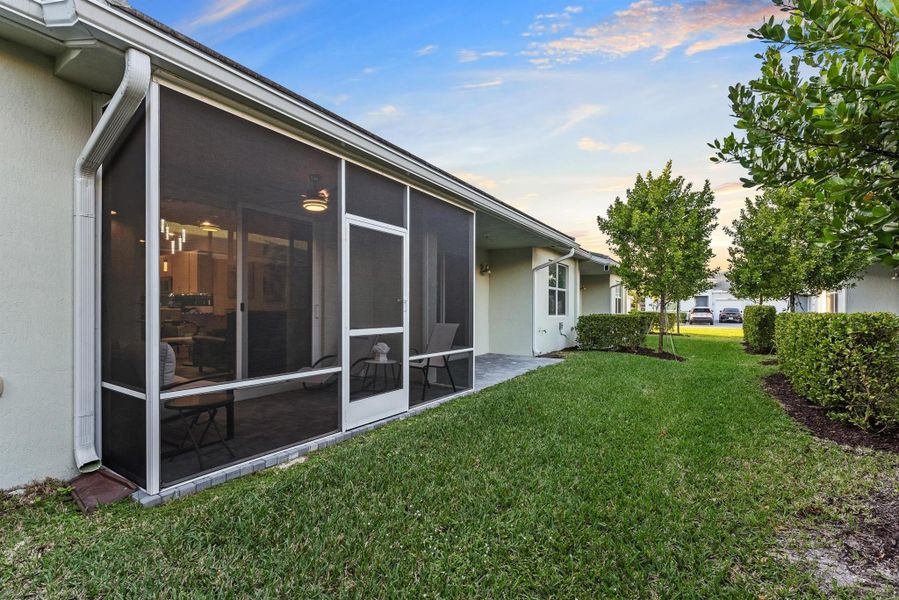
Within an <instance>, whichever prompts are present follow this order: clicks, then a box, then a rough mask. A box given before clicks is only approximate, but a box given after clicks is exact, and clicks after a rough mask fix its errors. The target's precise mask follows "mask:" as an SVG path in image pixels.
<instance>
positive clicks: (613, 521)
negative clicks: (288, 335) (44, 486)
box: [0, 336, 899, 598]
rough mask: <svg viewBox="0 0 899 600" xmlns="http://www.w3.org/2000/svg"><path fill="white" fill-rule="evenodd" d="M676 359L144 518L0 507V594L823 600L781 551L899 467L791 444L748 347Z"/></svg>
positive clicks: (623, 359) (793, 432) (450, 407)
mask: <svg viewBox="0 0 899 600" xmlns="http://www.w3.org/2000/svg"><path fill="white" fill-rule="evenodd" d="M648 342H649V343H650V344H652V343H653V340H652V339H649V340H648ZM677 346H678V351H679V352H680V353H683V354H684V355H685V356H688V357H689V360H688V361H687V362H685V363H674V362H670V361H661V360H657V359H654V358H649V357H641V356H635V355H625V354H610V353H583V354H580V353H575V354H572V355H571V356H570V357H569V358H568V359H567V360H566V361H565V362H564V363H562V364H560V365H556V366H553V367H549V368H545V369H541V370H539V371H536V372H533V373H530V374H528V375H526V376H524V377H521V378H518V379H517V380H514V381H511V382H508V383H506V384H503V385H500V386H497V387H494V388H492V389H489V390H487V391H484V392H481V393H479V394H475V395H472V396H469V397H466V398H463V399H459V400H456V401H454V402H450V403H448V404H446V405H444V406H442V407H439V408H436V409H434V410H431V411H426V412H425V413H424V414H422V415H420V416H417V417H414V418H410V419H407V420H404V421H401V422H397V423H394V424H391V425H388V426H386V427H383V428H381V429H379V430H376V431H374V432H371V433H369V434H366V435H364V436H360V437H358V438H354V439H353V440H352V441H350V442H347V443H344V444H340V445H338V446H335V447H331V448H328V449H326V450H323V451H321V452H317V453H315V454H313V455H312V456H311V457H310V459H309V460H308V461H307V462H305V463H303V464H298V465H296V466H293V467H290V468H288V469H285V470H278V469H274V470H269V471H266V472H263V473H260V474H257V475H254V476H251V477H247V478H243V479H239V480H235V481H232V482H230V483H228V484H225V485H222V486H219V487H217V488H213V489H211V490H207V491H206V492H204V493H201V494H198V495H196V496H193V497H190V498H187V499H184V500H180V501H177V502H174V503H171V504H168V505H166V506H163V507H161V508H157V509H150V510H146V509H140V508H138V507H136V506H135V505H133V504H131V503H127V502H126V503H122V504H119V505H116V506H113V507H107V508H105V509H103V510H101V511H99V512H98V513H96V514H94V515H92V516H90V517H88V518H85V517H82V516H81V515H80V514H78V513H77V512H76V511H75V509H74V508H73V505H72V504H71V503H70V502H67V501H64V500H63V495H58V496H55V497H51V498H49V499H47V500H45V501H43V502H40V503H38V504H37V505H34V506H31V507H28V508H22V509H17V510H10V507H11V505H12V504H13V501H11V500H6V501H0V594H6V595H8V596H10V597H22V596H25V595H27V594H35V595H38V596H41V597H43V596H50V597H61V598H69V597H95V596H102V597H131V598H133V597H158V596H168V597H172V596H181V597H184V596H191V597H193V596H213V595H215V596H229V597H246V596H281V597H297V598H303V597H306V598H318V597H335V596H348V597H367V598H373V597H379V598H394V597H410V598H424V597H465V598H488V597H534V598H536V597H557V598H575V597H580V598H592V597H665V598H671V597H688V598H699V597H701V598H713V597H715V598H717V597H728V598H731V597H735V598H739V597H746V598H760V597H765V598H772V597H782V596H788V597H805V596H808V597H817V596H820V595H821V593H820V592H819V591H818V589H817V588H816V587H815V585H814V583H813V581H812V579H811V578H810V576H808V575H806V574H804V573H803V572H801V571H800V570H799V569H798V568H797V567H794V566H791V565H790V564H787V563H784V562H781V561H779V560H777V559H776V553H775V551H776V549H777V545H778V542H777V536H778V534H779V533H781V532H783V531H785V530H788V529H790V528H794V527H797V526H800V525H801V526H806V527H809V526H810V527H818V526H822V524H823V523H826V522H827V521H828V520H829V519H832V518H834V517H835V516H837V515H838V513H839V512H840V511H843V512H845V513H849V512H851V511H852V510H853V508H854V506H853V504H854V503H855V502H856V501H857V500H858V498H860V497H861V496H863V495H865V494H866V493H867V492H868V491H869V490H870V489H872V486H873V485H874V484H875V480H876V478H877V476H878V473H883V472H885V471H887V470H890V469H896V468H897V467H899V461H897V459H896V458H895V457H892V456H887V455H882V454H878V453H852V452H847V451H844V450H842V449H840V448H838V447H837V446H835V445H833V444H829V443H823V442H819V441H816V440H815V439H813V438H812V437H810V436H809V435H808V434H806V433H804V432H803V431H802V430H800V429H799V428H798V427H797V426H795V425H794V424H793V423H792V422H791V421H790V420H789V419H788V418H787V417H785V416H784V415H783V413H782V411H781V409H780V408H779V407H778V405H777V404H776V403H775V402H774V401H773V400H771V399H769V398H768V397H767V396H766V395H765V394H764V393H763V392H762V391H761V389H760V387H759V378H760V377H761V376H762V375H763V374H765V373H767V372H769V371H770V370H771V368H770V367H763V366H760V365H759V360H760V357H756V356H750V355H747V354H745V353H744V352H743V350H742V348H741V346H740V343H739V339H730V338H709V337H699V336H692V337H682V338H677ZM800 515H817V516H814V517H800ZM809 518H813V519H817V521H816V522H812V521H808V520H802V519H809Z"/></svg>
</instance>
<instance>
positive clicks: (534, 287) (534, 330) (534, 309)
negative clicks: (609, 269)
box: [531, 248, 576, 356]
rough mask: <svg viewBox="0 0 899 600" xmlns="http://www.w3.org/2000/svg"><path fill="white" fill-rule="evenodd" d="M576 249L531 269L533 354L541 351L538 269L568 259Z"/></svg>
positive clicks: (535, 354)
mask: <svg viewBox="0 0 899 600" xmlns="http://www.w3.org/2000/svg"><path fill="white" fill-rule="evenodd" d="M575 251H576V249H575V248H572V249H571V250H569V251H568V254H566V255H565V256H562V257H560V258H556V259H554V260H548V261H546V262H545V263H543V264H540V265H537V266H536V267H534V268H533V269H531V304H532V305H533V306H532V307H531V354H533V355H534V356H537V355H538V354H539V352H537V271H539V270H540V269H545V268H548V267H551V266H553V265H555V264H558V263H560V262H562V261H563V260H568V259H569V258H571V257H572V256H574V253H575Z"/></svg>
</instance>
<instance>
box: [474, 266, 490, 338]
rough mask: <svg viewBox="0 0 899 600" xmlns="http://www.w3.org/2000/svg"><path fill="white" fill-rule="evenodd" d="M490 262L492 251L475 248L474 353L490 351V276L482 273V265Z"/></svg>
mask: <svg viewBox="0 0 899 600" xmlns="http://www.w3.org/2000/svg"><path fill="white" fill-rule="evenodd" d="M489 264H490V253H489V252H488V251H487V250H486V249H485V248H475V256H474V290H475V292H474V335H475V338H474V353H475V356H477V355H479V354H487V353H488V352H490V276H489V275H481V265H489Z"/></svg>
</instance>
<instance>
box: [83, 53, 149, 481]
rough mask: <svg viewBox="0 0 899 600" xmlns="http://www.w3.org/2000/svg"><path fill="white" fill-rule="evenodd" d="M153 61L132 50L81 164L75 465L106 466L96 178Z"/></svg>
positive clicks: (86, 468)
mask: <svg viewBox="0 0 899 600" xmlns="http://www.w3.org/2000/svg"><path fill="white" fill-rule="evenodd" d="M150 75H151V66H150V57H149V56H147V55H146V54H143V53H141V52H138V51H137V50H134V49H129V50H127V51H126V53H125V74H124V76H123V77H122V83H121V84H119V87H118V89H117V90H116V92H115V95H113V97H112V100H111V101H110V103H109V105H108V107H107V108H106V111H105V112H104V113H103V116H102V117H101V118H100V121H99V122H98V123H97V126H96V127H95V128H94V131H93V132H92V133H91V136H90V138H89V139H88V141H87V144H85V146H84V149H83V150H82V151H81V154H80V155H79V156H78V160H77V161H76V162H75V214H74V240H75V248H74V250H75V252H74V256H75V265H74V266H75V268H74V271H75V326H74V328H75V340H74V361H75V364H74V388H73V389H74V394H73V395H74V401H75V407H74V408H75V411H74V414H75V422H74V426H75V465H76V466H77V467H78V469H79V470H81V471H82V472H87V471H94V470H96V469H98V468H99V467H100V456H99V453H98V452H97V447H96V406H97V400H96V391H97V389H96V388H97V365H96V348H95V344H96V337H97V335H96V334H97V322H96V302H97V298H96V289H97V286H96V262H97V253H96V235H97V229H96V214H95V207H96V193H95V190H96V180H97V171H98V170H99V168H100V165H101V164H103V161H104V160H105V159H106V157H107V155H108V154H109V151H110V150H111V149H112V147H113V145H114V144H115V143H116V141H117V140H118V139H119V137H120V136H121V134H122V132H123V131H124V130H125V127H126V126H127V125H128V123H129V121H130V120H131V118H132V117H133V116H134V114H135V113H136V112H137V110H138V109H139V108H140V106H141V104H142V103H143V101H144V98H146V96H147V90H148V89H149V87H150Z"/></svg>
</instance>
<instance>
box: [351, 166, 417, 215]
mask: <svg viewBox="0 0 899 600" xmlns="http://www.w3.org/2000/svg"><path fill="white" fill-rule="evenodd" d="M346 212H347V213H348V214H351V215H356V216H359V217H365V218H366V219H372V220H374V221H380V222H381V223H388V224H390V225H396V226H397V227H405V226H406V186H404V185H403V184H401V183H399V182H396V181H393V180H392V179H388V178H386V177H383V176H381V175H378V174H377V173H374V172H372V171H369V170H368V169H364V168H362V167H359V166H357V165H354V164H351V163H347V168H346Z"/></svg>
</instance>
